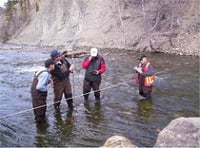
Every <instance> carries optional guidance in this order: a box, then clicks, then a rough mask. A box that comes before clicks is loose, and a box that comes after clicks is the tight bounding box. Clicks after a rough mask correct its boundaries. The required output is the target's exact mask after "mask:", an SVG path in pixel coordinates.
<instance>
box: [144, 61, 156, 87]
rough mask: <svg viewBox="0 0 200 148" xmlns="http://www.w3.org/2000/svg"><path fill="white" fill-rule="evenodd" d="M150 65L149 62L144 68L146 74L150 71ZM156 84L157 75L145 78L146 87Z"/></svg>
mask: <svg viewBox="0 0 200 148" xmlns="http://www.w3.org/2000/svg"><path fill="white" fill-rule="evenodd" d="M149 65H150V63H149V62H148V63H147V64H146V65H145V67H144V72H147V71H148V70H149ZM154 82H155V74H153V75H151V76H146V77H145V78H144V86H152V85H153V84H154Z"/></svg>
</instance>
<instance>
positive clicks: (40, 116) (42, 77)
mask: <svg viewBox="0 0 200 148" xmlns="http://www.w3.org/2000/svg"><path fill="white" fill-rule="evenodd" d="M54 68H55V65H54V61H53V60H52V59H48V60H46V61H45V69H43V70H40V71H38V72H36V73H35V75H34V79H33V82H32V86H31V96H32V105H33V112H34V116H35V120H36V122H43V121H45V113H46V99H47V91H48V84H49V83H50V80H51V74H50V71H52V70H54Z"/></svg>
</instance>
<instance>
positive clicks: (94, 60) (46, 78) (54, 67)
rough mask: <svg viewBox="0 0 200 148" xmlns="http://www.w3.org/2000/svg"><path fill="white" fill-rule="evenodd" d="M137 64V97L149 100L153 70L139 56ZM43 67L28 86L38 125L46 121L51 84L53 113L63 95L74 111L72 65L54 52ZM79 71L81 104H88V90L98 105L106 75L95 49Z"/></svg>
mask: <svg viewBox="0 0 200 148" xmlns="http://www.w3.org/2000/svg"><path fill="white" fill-rule="evenodd" d="M139 60H140V63H139V65H138V66H137V67H135V68H134V69H135V70H136V73H135V74H136V83H137V84H139V94H140V95H141V96H142V97H144V98H150V97H151V92H152V86H153V83H154V81H155V76H154V72H153V66H152V65H151V64H150V63H149V62H148V61H147V57H146V56H145V55H142V56H141V57H140V58H139ZM44 66H45V69H44V70H40V71H38V72H36V73H35V75H34V79H33V82H32V86H31V96H32V105H33V111H34V116H35V120H36V122H37V123H40V122H44V121H45V114H46V108H47V105H46V99H47V92H48V87H49V86H48V85H51V83H53V91H54V108H55V110H56V111H59V110H60V104H61V100H62V98H63V95H64V97H65V99H66V102H67V104H68V107H69V109H70V110H73V108H74V105H73V98H72V87H71V83H70V79H69V76H70V74H71V73H73V72H74V71H75V67H74V65H73V64H70V63H69V61H68V60H67V59H66V58H65V57H64V56H63V55H62V54H61V53H60V52H59V51H58V50H53V51H52V52H51V54H50V58H49V59H47V60H46V61H45V62H44ZM82 68H83V69H85V77H84V81H83V97H84V101H85V102H87V101H88V99H89V93H90V91H91V89H93V91H94V96H95V100H96V101H100V99H101V96H100V90H99V87H100V84H101V80H102V77H101V75H102V74H103V73H104V72H105V71H106V64H105V61H104V58H103V57H102V56H101V55H100V54H99V53H98V49H97V48H91V49H90V55H88V56H86V57H85V59H84V60H83V62H82Z"/></svg>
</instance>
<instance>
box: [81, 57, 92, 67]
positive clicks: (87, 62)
mask: <svg viewBox="0 0 200 148" xmlns="http://www.w3.org/2000/svg"><path fill="white" fill-rule="evenodd" d="M90 62H91V58H90V57H86V58H85V60H84V61H83V63H82V68H83V69H87V68H88V66H89V65H90Z"/></svg>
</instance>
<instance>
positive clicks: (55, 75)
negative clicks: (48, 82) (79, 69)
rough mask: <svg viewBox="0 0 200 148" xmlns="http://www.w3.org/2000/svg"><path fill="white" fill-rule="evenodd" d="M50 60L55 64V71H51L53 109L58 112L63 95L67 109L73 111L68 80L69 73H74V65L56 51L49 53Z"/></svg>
mask: <svg viewBox="0 0 200 148" xmlns="http://www.w3.org/2000/svg"><path fill="white" fill-rule="evenodd" d="M51 58H52V59H53V60H54V62H55V69H54V70H53V71H51V75H52V79H53V87H54V108H55V110H56V111H59V110H60V103H61V100H62V96H63V94H64V96H65V99H66V101H67V104H68V107H69V108H70V109H73V99H72V88H71V83H70V79H69V75H70V73H73V72H74V65H71V64H70V63H69V62H68V61H67V59H66V58H65V57H64V56H63V55H62V54H61V53H60V52H58V51H57V50H53V51H52V52H51Z"/></svg>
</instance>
